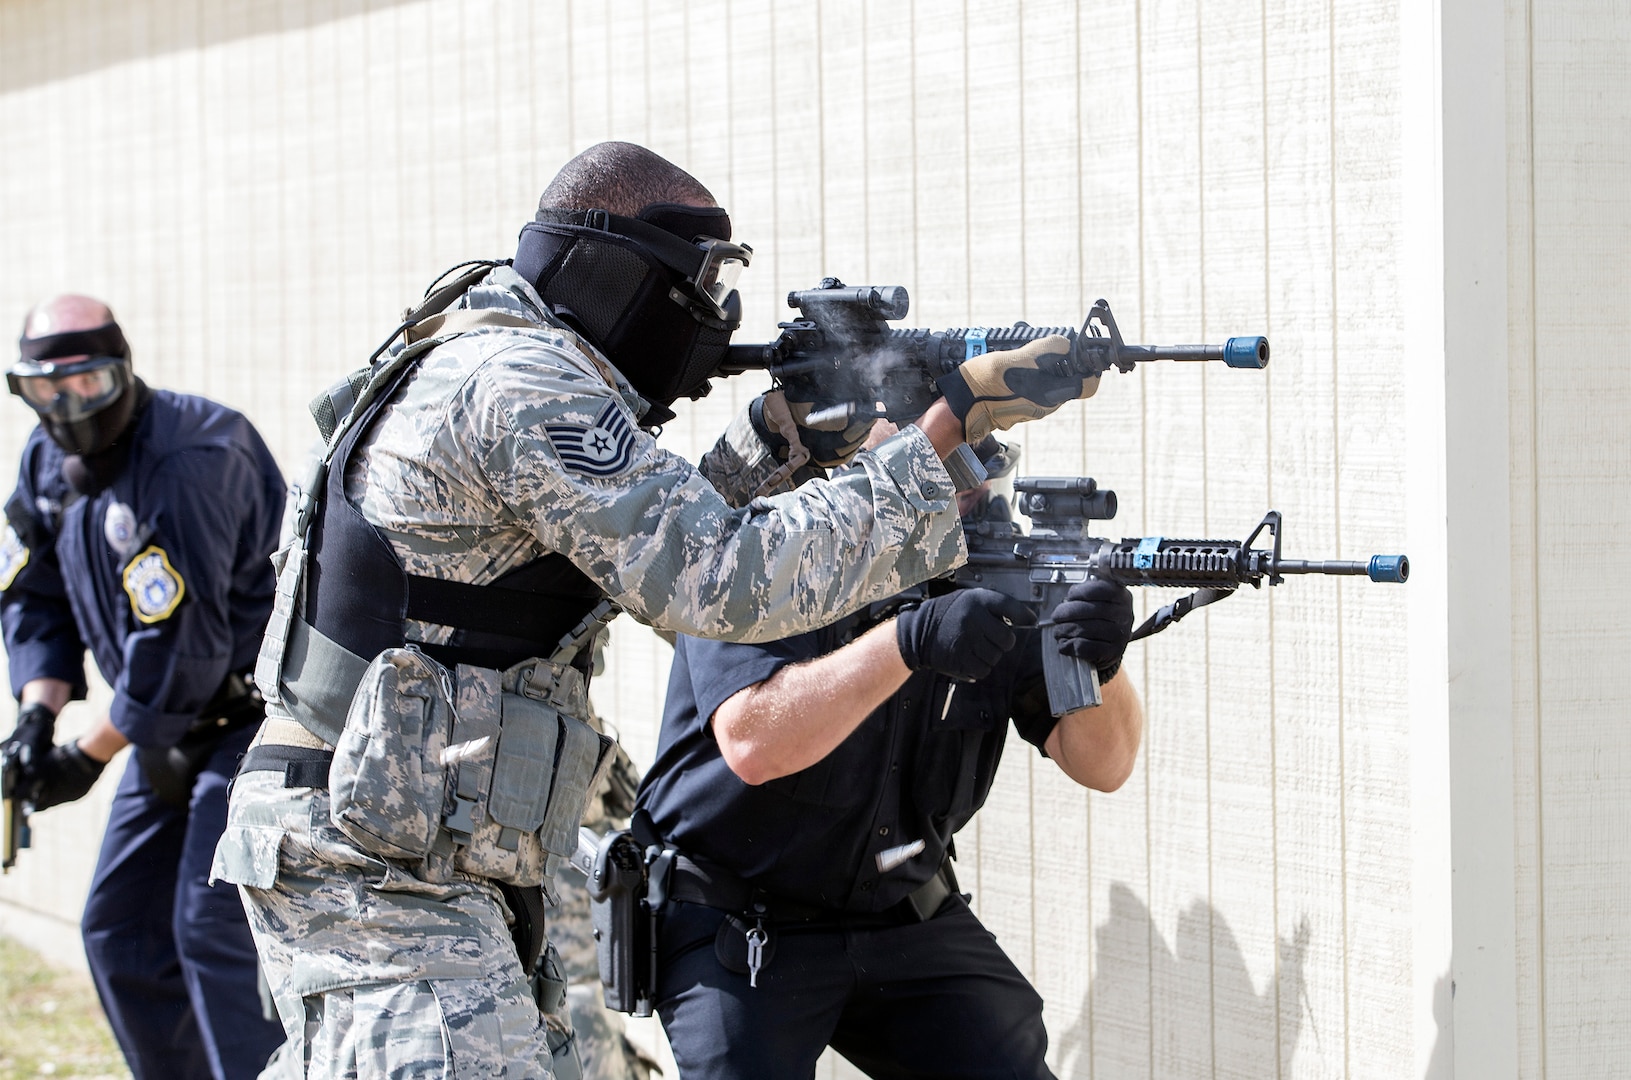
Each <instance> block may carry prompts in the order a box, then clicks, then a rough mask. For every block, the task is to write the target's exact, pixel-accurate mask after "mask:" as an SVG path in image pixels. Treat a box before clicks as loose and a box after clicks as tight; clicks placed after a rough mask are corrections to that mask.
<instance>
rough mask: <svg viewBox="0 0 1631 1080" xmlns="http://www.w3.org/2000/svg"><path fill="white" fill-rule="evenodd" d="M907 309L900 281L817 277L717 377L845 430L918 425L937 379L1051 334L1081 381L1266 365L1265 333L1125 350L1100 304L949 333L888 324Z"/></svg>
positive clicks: (813, 424)
mask: <svg viewBox="0 0 1631 1080" xmlns="http://www.w3.org/2000/svg"><path fill="white" fill-rule="evenodd" d="M910 304H911V301H910V298H909V297H908V296H907V294H906V288H905V286H902V285H883V286H873V285H860V286H854V287H851V286H846V285H845V284H844V283H843V282H842V281H839V280H838V279H837V278H832V277H829V278H823V279H822V281H821V284H820V285H818V286H817V287H816V288H814V289H802V290H795V291H793V292H790V293H788V294H787V306H788V307H790V308H795V309H797V310H798V312H799V315H800V318H798V319H795V320H793V321H791V322H784V323H778V324H777V326H778V328H779V329H780V330H781V334H780V336H778V337H777V338H776V340H775V341H773V342H771V343H769V344H768V345H732V346H730V347H729V349H728V350H727V352H726V356H725V359H724V360H723V361H722V362H721V364H720V366H719V368H718V370H717V371H716V374H717V375H721V376H724V375H740V374H742V373H743V372H747V371H760V370H763V371H768V372H769V373H770V375H771V378H772V379H774V380H775V382H776V384H777V385H778V386H781V387H783V388H784V389H785V390H786V391H787V397H788V400H790V401H807V402H813V403H815V408H814V409H812V411H811V413H810V415H809V417H808V418H807V419H806V420H805V422H804V426H805V427H807V428H813V429H816V430H820V431H843V430H844V429H845V428H847V427H849V426H850V425H851V424H852V423H854V422H855V421H857V420H869V419H878V418H882V419H887V420H891V421H893V422H895V423H897V424H901V423H907V422H910V421H912V420H916V419H917V418H918V417H919V416H922V415H923V412H924V410H925V409H927V408H928V407H929V405H930V403H931V402H933V401H934V399H935V398H937V397H939V396H940V390H939V388H938V387H936V386H935V380H936V379H937V378H939V377H940V376H942V375H946V374H949V373H950V372H952V371H953V370H955V369H956V368H957V366H958V365H959V364H961V363H963V361H965V360H968V359H970V358H972V357H975V356H980V355H983V354H984V353H988V352H1000V351H1003V350H1007V349H1017V348H1019V347H1021V346H1023V345H1025V344H1027V343H1029V342H1032V341H1035V340H1036V339H1038V338H1042V337H1047V336H1048V335H1050V334H1060V335H1063V336H1064V337H1066V338H1068V339H1069V340H1070V342H1071V358H1070V362H1071V367H1072V369H1073V370H1074V372H1075V373H1076V374H1078V375H1080V376H1082V377H1084V378H1093V377H1096V376H1098V375H1102V374H1103V373H1104V372H1106V371H1108V370H1109V369H1110V368H1112V367H1114V368H1116V369H1118V370H1120V371H1122V372H1128V371H1132V370H1133V367H1134V365H1136V364H1139V363H1144V362H1148V361H1151V360H1222V361H1223V362H1224V363H1225V364H1227V365H1228V366H1229V367H1232V368H1262V367H1266V366H1267V365H1268V362H1269V342H1268V339H1267V338H1265V337H1232V338H1230V339H1229V340H1228V341H1227V342H1225V343H1224V344H1222V345H1128V344H1127V343H1126V342H1124V341H1123V340H1122V338H1121V331H1120V329H1118V328H1117V326H1116V320H1115V316H1113V315H1111V313H1110V305H1109V303H1108V302H1106V301H1104V300H1099V301H1097V302H1096V303H1094V305H1093V307H1092V309H1091V310H1090V311H1089V312H1088V314H1087V319H1086V320H1085V321H1084V322H1083V323H1082V327H1081V329H1080V330H1076V329H1073V328H1071V327H1062V326H1030V325H1028V324H1026V323H1023V322H1016V323H1015V324H1014V325H1013V326H1007V327H959V328H956V329H952V330H911V329H902V328H898V327H891V326H890V325H889V323H890V322H892V321H894V320H897V319H902V318H905V317H906V312H907V310H908V308H909V307H910Z"/></svg>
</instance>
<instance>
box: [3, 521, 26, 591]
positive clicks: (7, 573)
mask: <svg viewBox="0 0 1631 1080" xmlns="http://www.w3.org/2000/svg"><path fill="white" fill-rule="evenodd" d="M27 565H28V548H27V547H25V546H24V545H23V541H22V540H21V538H19V537H18V535H17V530H16V529H14V528H12V527H11V526H10V525H7V526H6V531H5V532H4V533H0V592H5V591H6V590H7V589H9V588H11V583H12V582H13V581H16V580H17V575H18V574H20V573H22V572H23V567H25V566H27Z"/></svg>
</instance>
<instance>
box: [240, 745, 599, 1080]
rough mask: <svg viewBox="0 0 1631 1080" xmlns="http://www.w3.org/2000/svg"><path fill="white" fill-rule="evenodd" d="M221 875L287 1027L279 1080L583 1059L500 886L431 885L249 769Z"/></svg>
mask: <svg viewBox="0 0 1631 1080" xmlns="http://www.w3.org/2000/svg"><path fill="white" fill-rule="evenodd" d="M214 877H216V878H219V879H222V880H226V881H231V882H234V883H236V884H237V885H238V886H239V891H240V892H241V893H242V895H243V898H244V906H245V908H246V909H247V910H248V913H249V926H250V930H251V931H252V932H253V934H254V937H255V947H256V949H257V951H258V952H259V953H260V958H261V963H262V966H263V967H264V968H265V971H266V976H267V980H268V982H269V983H270V984H271V988H272V995H273V998H274V999H275V1001H276V1003H277V1008H278V1015H279V1016H280V1017H282V1018H283V1025H284V1032H285V1035H286V1037H287V1041H286V1042H285V1044H284V1046H283V1047H282V1049H281V1050H280V1051H279V1052H278V1054H277V1055H276V1056H275V1057H274V1058H273V1060H272V1063H271V1064H270V1065H269V1066H268V1068H267V1070H266V1072H265V1073H263V1074H262V1075H263V1077H264V1078H266V1080H272V1078H274V1077H276V1078H279V1080H281V1078H284V1077H290V1076H302V1075H304V1076H310V1077H322V1078H324V1080H329V1078H344V1080H350V1078H353V1077H359V1076H362V1077H367V1076H415V1077H420V1076H446V1077H454V1076H457V1077H459V1078H460V1080H466V1078H470V1077H483V1078H499V1077H508V1078H517V1077H529V1078H530V1077H550V1076H553V1075H554V1071H553V1065H554V1063H555V1061H556V1060H557V1058H554V1057H552V1055H551V1052H550V1045H551V1043H552V1042H553V1043H555V1044H557V1045H558V1046H559V1051H558V1053H562V1052H564V1053H565V1054H566V1055H571V1054H572V1052H573V1046H572V1041H571V1038H570V1022H569V1021H568V1020H567V1019H566V1017H564V1016H560V1017H542V1016H540V1014H539V1012H538V1008H537V1006H536V1005H535V1004H534V1002H533V998H532V993H531V989H530V987H529V986H528V984H527V981H526V979H525V977H524V976H523V975H522V972H521V965H520V961H519V960H518V958H517V957H516V952H515V946H514V944H513V943H512V941H511V938H510V933H509V929H508V919H509V912H508V908H507V907H506V906H505V904H504V902H503V900H502V899H501V897H500V894H499V892H498V890H497V889H496V888H494V887H493V886H492V885H491V884H489V883H487V882H485V881H483V880H481V879H478V878H467V877H459V878H456V879H455V880H453V881H451V882H448V883H447V884H443V885H433V884H430V883H427V882H425V881H422V880H420V879H419V878H417V877H414V876H412V875H410V874H408V873H406V872H405V871H403V870H402V869H400V868H399V867H396V866H394V865H392V864H390V863H388V862H386V861H384V860H382V859H379V858H376V857H374V856H373V855H370V854H368V853H366V852H364V851H362V850H360V849H359V848H357V847H356V846H355V845H354V844H352V843H351V841H350V840H349V839H348V838H347V837H346V836H345V835H344V834H343V833H341V832H340V831H339V830H338V829H336V828H335V827H334V826H333V825H332V824H331V823H330V821H329V797H328V792H327V791H323V790H320V789H312V788H292V789H291V788H285V787H284V786H283V776H282V775H280V774H278V773H274V772H252V773H244V774H241V775H240V776H239V777H238V778H237V780H236V781H235V782H234V784H233V791H232V798H231V803H230V808H229V811H228V817H227V828H226V831H225V833H224V834H223V835H222V839H221V844H220V846H219V847H218V848H217V850H216V861H215V867H214ZM552 1028H553V1036H554V1037H553V1038H551V1034H552V1031H551V1029H552ZM575 1068H576V1062H575V1060H573V1061H570V1062H569V1064H568V1067H567V1068H566V1069H564V1070H563V1071H564V1072H567V1073H571V1072H574V1071H575Z"/></svg>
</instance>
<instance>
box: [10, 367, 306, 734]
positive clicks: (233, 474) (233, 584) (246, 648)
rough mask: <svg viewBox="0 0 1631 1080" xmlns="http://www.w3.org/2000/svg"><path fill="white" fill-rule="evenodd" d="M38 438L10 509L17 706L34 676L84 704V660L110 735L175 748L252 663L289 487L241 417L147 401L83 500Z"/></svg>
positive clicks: (197, 405)
mask: <svg viewBox="0 0 1631 1080" xmlns="http://www.w3.org/2000/svg"><path fill="white" fill-rule="evenodd" d="M63 458H64V453H63V451H62V449H61V448H60V447H58V446H57V445H56V443H54V442H52V441H51V439H50V438H49V437H48V436H47V435H46V433H45V430H44V429H43V428H39V427H36V428H35V429H34V432H33V434H32V435H31V436H30V438H29V440H28V443H27V445H25V446H24V448H23V457H22V464H21V467H20V469H19V470H18V479H17V490H16V492H15V493H14V494H13V495H12V498H11V500H10V501H8V503H7V518H8V524H7V526H6V529H7V530H8V531H7V532H6V533H5V534H4V540H5V543H6V550H5V552H4V557H3V559H0V589H4V592H3V594H0V624H3V626H4V632H5V643H6V657H7V664H8V667H9V670H10V673H11V686H12V693H13V694H14V695H16V694H18V693H20V692H21V690H22V687H23V685H24V684H25V683H27V682H29V681H30V680H32V679H37V678H54V679H62V680H65V681H66V682H68V683H70V684H71V685H72V686H73V688H74V693H75V696H83V694H84V692H85V652H86V650H87V649H89V650H90V652H91V655H92V657H93V658H94V659H95V661H96V666H97V669H98V670H99V671H100V672H101V673H102V677H103V678H104V679H105V680H107V682H108V683H109V685H111V686H112V687H113V704H112V706H111V709H110V716H111V719H112V721H113V724H114V726H115V727H116V728H118V729H119V731H120V732H121V733H122V734H123V735H124V736H125V737H126V738H128V739H129V740H130V741H131V742H133V743H136V744H137V745H139V746H172V745H174V744H175V743H176V742H177V741H179V740H180V739H181V737H182V736H183V735H184V734H186V731H187V728H188V727H189V726H190V725H191V724H192V723H193V722H194V721H195V720H197V719H198V717H199V710H200V709H201V708H202V707H203V706H204V704H205V703H206V702H207V701H209V699H210V697H211V696H213V695H214V693H215V691H216V690H217V688H218V687H219V686H220V685H221V682H222V681H223V680H224V679H225V678H226V676H227V675H228V674H230V673H231V672H235V671H236V672H246V671H249V670H251V669H252V668H253V667H254V664H255V657H256V654H257V653H258V651H259V649H260V640H261V635H262V633H263V631H264V630H265V627H266V619H267V616H268V615H269V614H270V613H271V610H272V594H273V589H274V586H275V579H274V576H273V573H272V566H271V562H270V559H269V556H270V555H271V553H272V551H273V550H274V549H275V548H276V546H277V539H278V531H279V526H280V523H281V517H282V511H283V499H284V491H285V488H284V482H283V476H282V474H281V473H280V472H279V471H278V467H277V463H276V462H275V461H274V460H273V458H272V454H271V451H270V450H268V449H267V447H266V444H265V442H263V441H262V439H261V437H260V434H259V433H258V432H256V430H255V429H254V427H253V426H251V425H250V423H249V421H248V420H247V419H245V418H244V417H243V415H242V414H240V413H238V412H235V411H233V410H232V409H229V408H226V407H225V406H223V405H218V404H216V403H215V402H212V401H208V400H206V399H204V398H200V397H193V396H190V395H185V394H175V393H170V392H168V391H163V390H160V391H156V392H154V394H153V396H152V399H151V400H150V401H149V402H148V404H147V406H146V407H145V408H144V409H143V411H142V412H141V414H140V416H139V417H138V419H137V421H136V428H135V431H134V434H133V437H132V439H131V447H130V453H129V458H128V460H127V462H126V465H125V467H124V469H123V471H122V472H121V473H120V475H119V476H118V478H117V479H116V480H115V481H114V482H113V483H112V484H111V485H110V486H109V487H107V488H106V489H104V490H102V491H100V492H97V493H96V494H93V495H85V496H79V495H77V494H76V493H75V492H74V491H73V490H72V489H71V488H69V486H68V484H67V482H66V481H65V480H64V479H63V476H62V464H63Z"/></svg>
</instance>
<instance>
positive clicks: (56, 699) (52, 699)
mask: <svg viewBox="0 0 1631 1080" xmlns="http://www.w3.org/2000/svg"><path fill="white" fill-rule="evenodd" d="M70 690H71V688H70V687H69V685H68V684H67V683H66V682H64V681H62V680H61V679H30V680H29V681H28V682H26V683H24V684H23V692H22V695H21V696H20V698H19V699H18V700H19V702H20V703H21V704H22V705H32V704H34V703H35V702H40V703H41V704H43V705H45V706H46V707H47V708H49V709H50V710H51V711H52V712H53V713H58V714H60V713H61V712H62V710H63V707H64V706H66V705H67V704H68V698H69V693H70ZM76 741H77V742H78V743H79V748H80V749H81V750H83V751H85V755H86V756H87V757H89V758H91V759H92V760H94V761H100V762H103V763H104V764H105V763H106V762H108V761H109V760H110V759H111V758H112V757H113V755H114V754H117V753H118V752H119V751H120V750H123V749H124V748H125V747H126V746H128V745H130V740H128V739H126V738H125V737H124V736H123V735H121V734H120V733H119V729H118V728H116V727H114V726H113V722H112V721H111V720H109V719H108V718H107V716H106V715H105V714H104V715H103V716H100V717H98V718H97V720H96V723H94V724H93V725H91V730H89V731H87V732H86V733H85V734H83V735H81V736H80V737H79V738H78V739H77V740H76Z"/></svg>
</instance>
